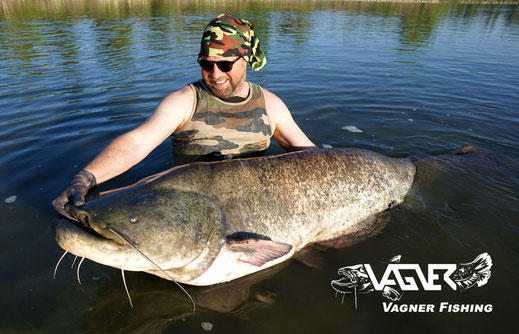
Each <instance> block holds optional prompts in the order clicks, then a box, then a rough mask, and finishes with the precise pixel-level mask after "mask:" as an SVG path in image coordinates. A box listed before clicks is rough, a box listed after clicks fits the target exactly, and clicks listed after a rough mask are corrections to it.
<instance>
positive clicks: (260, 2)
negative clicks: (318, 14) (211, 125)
mask: <svg viewBox="0 0 519 334" xmlns="http://www.w3.org/2000/svg"><path fill="white" fill-rule="evenodd" d="M0 2H1V6H0V14H1V15H2V16H3V17H5V16H8V13H9V12H10V11H12V10H20V9H22V8H29V7H30V8H34V9H40V10H58V9H65V8H82V9H84V8H89V7H93V8H100V7H106V8H108V9H112V10H113V9H117V8H118V7H119V8H125V9H131V8H132V7H141V6H151V5H153V6H168V7H175V8H178V9H191V8H193V7H200V9H205V10H210V9H213V10H216V11H218V9H219V8H222V7H224V8H225V7H238V8H240V9H242V8H246V7H255V6H261V7H262V8H265V7H272V8H283V7H287V8H290V9H292V8H294V6H295V7H296V8H301V9H306V8H308V9H309V8H312V7H313V8H315V7H320V6H322V5H325V4H326V5H327V6H330V7H332V8H333V7H334V6H337V5H342V6H345V7H346V6H347V5H348V4H349V5H350V6H354V5H355V4H362V3H399V4H452V3H454V4H460V5H467V4H474V5H518V4H519V0H220V1H211V0H89V1H83V0H79V1H78V0H38V1H34V0H0ZM20 7H22V8H20Z"/></svg>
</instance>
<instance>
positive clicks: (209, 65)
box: [197, 58, 240, 73]
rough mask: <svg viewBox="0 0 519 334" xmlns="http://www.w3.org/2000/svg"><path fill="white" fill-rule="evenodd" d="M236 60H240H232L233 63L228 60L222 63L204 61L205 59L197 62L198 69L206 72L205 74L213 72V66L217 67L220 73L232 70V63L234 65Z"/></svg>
mask: <svg viewBox="0 0 519 334" xmlns="http://www.w3.org/2000/svg"><path fill="white" fill-rule="evenodd" d="M238 60H240V58H238V59H236V60H234V61H228V60H222V61H210V60H206V59H198V60H197V62H198V64H200V67H201V68H202V69H203V70H204V71H206V72H210V71H212V70H213V68H214V65H216V66H218V68H219V69H220V71H222V72H225V73H227V72H229V71H231V70H232V66H233V65H234V63H236V62H237V61H238Z"/></svg>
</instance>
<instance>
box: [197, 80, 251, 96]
mask: <svg viewBox="0 0 519 334" xmlns="http://www.w3.org/2000/svg"><path fill="white" fill-rule="evenodd" d="M224 79H227V80H228V83H229V84H228V85H225V86H222V87H220V86H218V85H216V84H215V83H214V82H216V81H222V80H224ZM243 81H244V78H243V76H242V77H241V78H240V79H239V80H238V81H237V82H234V81H232V80H231V78H230V77H229V76H227V75H223V76H220V77H219V78H216V79H210V80H209V82H205V84H206V85H207V87H209V89H210V90H211V93H213V95H214V96H216V97H219V98H221V99H228V98H230V97H233V96H234V93H235V92H236V91H237V90H238V87H240V85H241V84H242V82H243Z"/></svg>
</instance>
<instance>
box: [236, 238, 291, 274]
mask: <svg viewBox="0 0 519 334" xmlns="http://www.w3.org/2000/svg"><path fill="white" fill-rule="evenodd" d="M227 249H228V250H230V251H232V252H235V253H240V254H241V256H240V257H239V260H240V261H241V262H245V263H249V264H252V265H254V266H257V267H261V266H262V265H264V264H265V263H267V262H269V261H272V260H275V259H277V258H279V257H282V256H283V255H285V254H287V253H288V252H290V250H291V249H292V246H291V245H289V244H285V243H282V242H277V241H272V240H264V239H236V240H235V239H233V240H229V241H227Z"/></svg>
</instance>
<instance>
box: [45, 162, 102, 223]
mask: <svg viewBox="0 0 519 334" xmlns="http://www.w3.org/2000/svg"><path fill="white" fill-rule="evenodd" d="M96 184H97V182H96V178H95V176H94V174H92V173H90V172H89V171H86V170H82V171H80V172H79V173H77V174H76V175H75V176H74V178H73V179H72V181H71V182H70V184H69V186H68V187H67V189H65V191H64V192H63V193H62V194H61V195H59V196H58V197H56V199H54V200H53V201H52V206H54V209H55V210H56V212H57V213H59V214H60V215H62V216H65V217H67V218H70V219H72V220H75V221H77V219H76V218H74V217H72V216H71V215H70V214H69V213H68V212H67V211H66V210H65V204H67V203H68V202H72V204H73V205H75V206H81V205H83V204H85V196H86V194H87V193H88V191H89V190H90V189H92V188H93V187H95V186H96Z"/></svg>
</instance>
